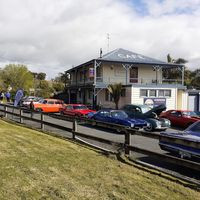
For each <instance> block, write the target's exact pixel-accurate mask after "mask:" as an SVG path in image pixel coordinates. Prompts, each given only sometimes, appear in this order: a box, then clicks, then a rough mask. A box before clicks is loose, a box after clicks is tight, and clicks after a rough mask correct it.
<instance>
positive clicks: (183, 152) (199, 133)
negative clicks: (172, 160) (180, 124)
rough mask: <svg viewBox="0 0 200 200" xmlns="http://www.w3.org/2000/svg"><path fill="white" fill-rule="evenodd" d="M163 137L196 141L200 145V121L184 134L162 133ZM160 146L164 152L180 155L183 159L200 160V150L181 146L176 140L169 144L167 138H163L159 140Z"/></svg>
mask: <svg viewBox="0 0 200 200" xmlns="http://www.w3.org/2000/svg"><path fill="white" fill-rule="evenodd" d="M161 135H164V136H172V137H175V138H180V139H184V140H186V141H188V142H189V141H195V142H198V143H199V144H200V121H197V122H196V123H193V124H192V125H190V126H189V127H188V128H187V129H186V130H185V131H183V132H177V133H174V132H170V133H167V132H162V133H161ZM159 145H160V148H161V149H162V150H165V151H168V152H171V153H176V154H179V155H180V156H181V157H182V158H183V157H189V158H191V157H197V158H200V149H199V148H193V147H189V146H187V145H183V144H180V143H178V142H177V141H176V140H174V141H173V142H169V141H167V140H166V139H165V138H161V139H160V140H159Z"/></svg>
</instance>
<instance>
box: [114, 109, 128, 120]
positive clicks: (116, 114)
mask: <svg viewBox="0 0 200 200" xmlns="http://www.w3.org/2000/svg"><path fill="white" fill-rule="evenodd" d="M111 116H112V117H114V118H120V119H125V118H127V117H128V115H127V114H126V113H125V112H124V111H111Z"/></svg>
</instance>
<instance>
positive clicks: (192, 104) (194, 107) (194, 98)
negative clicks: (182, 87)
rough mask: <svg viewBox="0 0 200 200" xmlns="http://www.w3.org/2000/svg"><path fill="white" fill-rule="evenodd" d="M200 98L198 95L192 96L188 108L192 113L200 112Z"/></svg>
mask: <svg viewBox="0 0 200 200" xmlns="http://www.w3.org/2000/svg"><path fill="white" fill-rule="evenodd" d="M197 100H198V98H197V95H191V96H189V102H188V104H189V105H188V108H189V110H191V111H198V108H197V107H198V102H197Z"/></svg>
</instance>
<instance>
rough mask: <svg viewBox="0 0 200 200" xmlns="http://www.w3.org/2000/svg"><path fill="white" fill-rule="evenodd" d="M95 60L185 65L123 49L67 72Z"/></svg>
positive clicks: (163, 65)
mask: <svg viewBox="0 0 200 200" xmlns="http://www.w3.org/2000/svg"><path fill="white" fill-rule="evenodd" d="M95 60H99V61H104V62H116V63H132V64H134V63H135V64H146V65H161V66H162V67H165V68H168V67H169V68H173V67H179V66H181V67H183V64H174V63H167V62H163V61H160V60H157V59H154V58H150V57H147V56H144V55H141V54H137V53H134V52H131V51H128V50H125V49H122V48H119V49H115V50H113V51H111V52H108V53H107V54H105V55H103V56H102V57H101V58H100V57H99V58H97V59H92V60H90V61H88V62H86V63H83V64H80V65H78V66H76V67H73V68H72V69H69V70H67V72H69V71H72V70H75V69H77V68H79V67H82V66H83V65H88V64H91V63H93V62H94V61H95Z"/></svg>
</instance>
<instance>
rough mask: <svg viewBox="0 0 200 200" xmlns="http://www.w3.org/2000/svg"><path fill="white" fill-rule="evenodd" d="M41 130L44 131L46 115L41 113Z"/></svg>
mask: <svg viewBox="0 0 200 200" xmlns="http://www.w3.org/2000/svg"><path fill="white" fill-rule="evenodd" d="M41 129H42V130H44V115H43V113H42V112H41Z"/></svg>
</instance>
